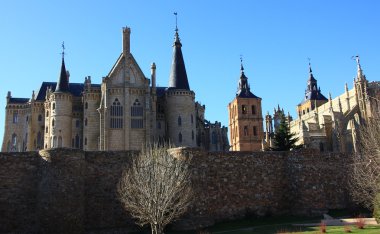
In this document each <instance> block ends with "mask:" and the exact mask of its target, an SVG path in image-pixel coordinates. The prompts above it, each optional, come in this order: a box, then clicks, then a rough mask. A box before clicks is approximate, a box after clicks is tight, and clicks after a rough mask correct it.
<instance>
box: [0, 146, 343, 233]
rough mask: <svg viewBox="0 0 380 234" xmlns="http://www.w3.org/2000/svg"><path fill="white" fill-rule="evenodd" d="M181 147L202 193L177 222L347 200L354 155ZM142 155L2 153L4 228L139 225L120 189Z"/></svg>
mask: <svg viewBox="0 0 380 234" xmlns="http://www.w3.org/2000/svg"><path fill="white" fill-rule="evenodd" d="M176 152H178V153H181V154H184V155H190V154H191V155H193V158H192V184H193V187H194V193H195V196H196V199H194V203H193V205H192V207H191V208H190V210H189V211H188V212H187V214H185V215H184V216H183V217H182V218H181V219H180V220H178V221H177V223H176V224H175V225H174V226H175V227H177V228H189V227H192V228H194V227H195V228H196V227H202V226H207V225H212V224H213V223H214V222H218V221H222V220H231V219H238V218H241V217H244V216H245V215H258V216H263V215H287V214H297V215H315V214H321V213H323V212H326V211H327V210H328V209H339V208H345V207H347V205H348V200H349V198H348V187H347V174H348V171H349V170H348V164H349V161H350V156H348V155H344V154H338V153H324V154H321V153H319V152H316V151H310V150H301V151H293V152H254V153H252V152H205V151H201V150H197V149H186V148H185V149H176ZM135 155H137V152H132V151H128V152H122V151H119V152H84V151H80V150H71V149H55V150H48V151H39V152H27V153H0V233H85V232H91V231H92V230H108V229H119V228H126V227H131V226H133V224H132V223H133V222H132V220H131V218H130V217H129V216H128V214H127V212H125V211H124V209H123V207H122V205H121V203H120V201H119V200H118V197H117V192H116V191H117V183H118V181H119V179H120V177H121V174H122V170H123V168H126V167H128V166H129V165H130V162H131V157H133V156H135Z"/></svg>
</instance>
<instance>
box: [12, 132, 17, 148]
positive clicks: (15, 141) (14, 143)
mask: <svg viewBox="0 0 380 234" xmlns="http://www.w3.org/2000/svg"><path fill="white" fill-rule="evenodd" d="M16 149H17V135H16V133H13V134H12V149H11V151H13V152H15V151H16Z"/></svg>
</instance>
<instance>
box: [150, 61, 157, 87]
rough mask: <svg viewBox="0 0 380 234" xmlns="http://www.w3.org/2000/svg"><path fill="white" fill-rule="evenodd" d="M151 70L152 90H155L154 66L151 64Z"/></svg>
mask: <svg viewBox="0 0 380 234" xmlns="http://www.w3.org/2000/svg"><path fill="white" fill-rule="evenodd" d="M150 70H151V78H152V89H153V90H154V91H155V90H156V64H155V63H152V66H151V67H150Z"/></svg>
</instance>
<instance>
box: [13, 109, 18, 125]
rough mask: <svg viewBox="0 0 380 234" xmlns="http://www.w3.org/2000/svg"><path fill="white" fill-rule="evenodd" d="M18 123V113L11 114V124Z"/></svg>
mask: <svg viewBox="0 0 380 234" xmlns="http://www.w3.org/2000/svg"><path fill="white" fill-rule="evenodd" d="M17 122H18V112H14V113H13V123H17Z"/></svg>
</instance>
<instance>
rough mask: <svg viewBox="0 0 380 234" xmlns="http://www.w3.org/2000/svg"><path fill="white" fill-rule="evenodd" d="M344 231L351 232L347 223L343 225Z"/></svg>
mask: <svg viewBox="0 0 380 234" xmlns="http://www.w3.org/2000/svg"><path fill="white" fill-rule="evenodd" d="M344 232H347V233H350V232H352V231H351V226H349V225H344Z"/></svg>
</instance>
